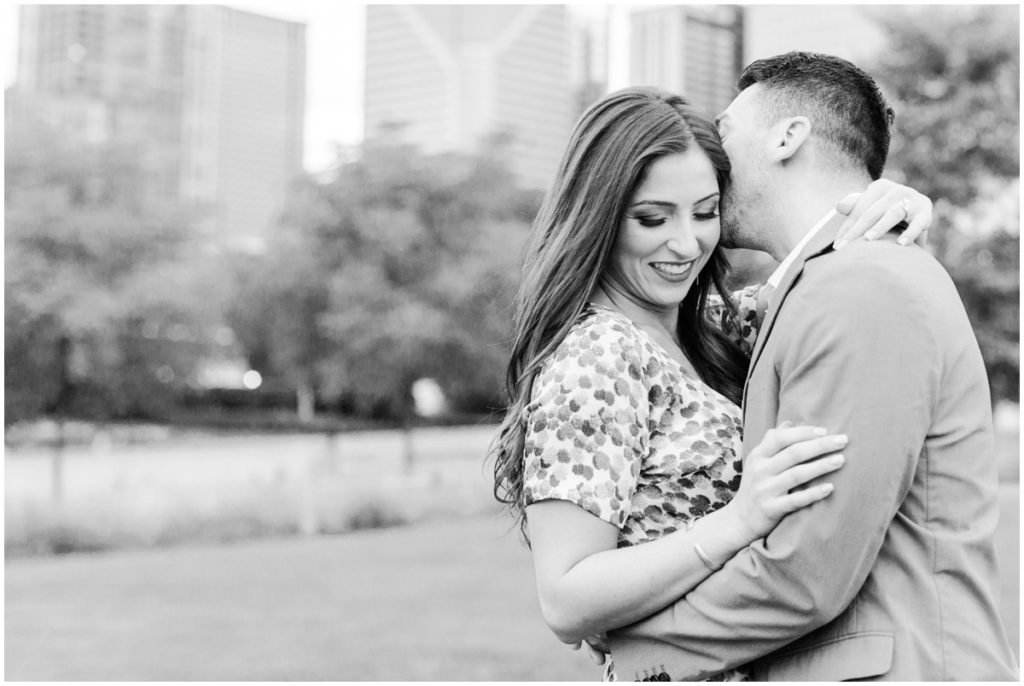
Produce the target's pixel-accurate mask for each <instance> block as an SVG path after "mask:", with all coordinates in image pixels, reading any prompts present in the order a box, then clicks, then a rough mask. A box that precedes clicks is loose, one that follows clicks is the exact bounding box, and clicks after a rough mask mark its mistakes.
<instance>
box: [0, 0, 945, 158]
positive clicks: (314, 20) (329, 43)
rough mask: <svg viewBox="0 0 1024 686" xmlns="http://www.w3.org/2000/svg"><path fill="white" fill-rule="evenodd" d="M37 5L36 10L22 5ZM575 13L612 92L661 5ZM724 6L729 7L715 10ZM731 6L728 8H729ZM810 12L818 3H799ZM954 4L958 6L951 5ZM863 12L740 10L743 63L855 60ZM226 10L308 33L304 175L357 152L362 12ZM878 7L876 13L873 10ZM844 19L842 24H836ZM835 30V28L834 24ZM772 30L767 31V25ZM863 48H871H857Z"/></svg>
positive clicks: (11, 29)
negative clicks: (632, 42) (819, 53)
mask: <svg viewBox="0 0 1024 686" xmlns="http://www.w3.org/2000/svg"><path fill="white" fill-rule="evenodd" d="M27 4H34V3H27ZM566 4H567V5H568V6H569V7H570V9H571V11H573V12H600V11H603V10H605V9H607V11H609V12H610V30H609V50H608V53H609V54H608V66H609V73H608V90H615V89H618V88H621V87H624V86H626V85H629V82H630V74H629V70H630V65H629V32H630V17H631V15H632V14H633V13H634V12H636V11H638V10H643V9H650V8H652V7H659V6H660V7H664V6H666V3H629V4H621V3H620V4H615V5H598V6H592V5H582V4H579V3H576V2H570V3H566ZM713 4H726V3H713ZM728 4H732V3H728ZM804 4H805V5H808V6H813V5H815V4H818V5H819V6H820V5H821V3H804ZM949 4H955V3H949ZM872 5H874V3H871V4H868V5H864V4H861V5H845V6H843V5H835V4H830V8H829V9H830V12H829V13H828V14H829V16H832V18H833V19H836V20H837V21H838V24H841V26H826V27H825V28H824V29H822V28H821V27H820V26H818V25H819V24H823V23H825V24H827V23H828V22H829V19H828V17H826V16H824V14H823V13H813V12H811V13H808V12H801V14H802V15H803V16H802V17H800V22H798V23H797V24H796V25H792V22H791V21H789V20H787V19H784V18H782V17H780V18H778V19H776V18H775V17H773V16H772V15H773V14H778V13H780V12H781V13H785V10H786V8H785V7H783V6H769V5H765V4H761V3H744V4H742V5H740V6H742V7H745V8H748V10H750V11H753V12H755V13H757V14H758V15H759V16H760V17H763V21H759V22H757V23H759V24H764V25H765V29H764V30H762V31H759V32H756V33H757V35H752V34H753V33H755V32H754V31H750V30H749V29H750V28H751V27H750V22H748V35H747V37H746V45H745V52H746V53H747V54H746V55H745V59H746V60H748V61H749V60H750V59H754V58H756V57H759V56H763V55H762V54H760V53H762V52H764V51H765V50H768V51H771V52H779V51H784V50H787V49H819V50H821V49H826V50H830V51H833V50H834V51H835V52H836V54H840V55H841V56H848V57H850V58H851V59H858V57H857V56H852V55H842V47H841V46H842V45H843V44H852V43H854V42H856V41H857V40H859V39H856V38H855V37H854V36H855V35H859V34H860V33H863V31H861V28H862V27H861V26H857V25H856V24H858V23H863V22H861V21H860V20H861V17H859V16H856V15H859V14H861V12H860V8H864V7H870V6H872ZM225 6H226V7H229V8H232V9H236V10H241V11H246V12H252V13H255V14H262V15H265V16H268V17H273V18H278V19H285V20H289V21H299V22H302V23H304V24H306V27H307V50H308V57H307V83H306V92H307V97H306V109H305V111H306V116H305V122H304V128H305V146H304V150H303V166H304V168H305V169H306V170H307V171H310V172H314V173H315V172H318V171H321V170H324V169H326V168H329V167H330V166H331V165H332V164H333V163H334V162H335V160H336V157H335V154H334V151H335V146H342V147H349V146H356V145H358V144H360V143H361V142H362V139H363V135H364V121H363V117H364V83H363V81H364V65H365V13H366V5H363V4H358V5H349V4H341V3H338V4H335V3H319V2H311V1H309V0H296V1H294V2H271V1H254V2H245V3H231V4H226V5H225ZM876 6H877V5H876ZM2 11H3V12H4V14H2V15H0V19H4V20H6V21H4V26H6V27H7V29H6V31H7V33H6V34H5V38H7V39H8V40H7V43H6V44H7V46H8V47H7V50H6V51H5V55H4V60H5V61H6V62H5V63H6V65H7V69H6V72H5V85H6V86H10V85H11V84H12V83H13V81H14V77H15V67H16V58H15V54H16V46H17V42H18V40H17V38H18V36H17V16H18V5H4V6H3V10H2ZM840 16H842V19H841V20H839V17H840ZM832 23H833V24H835V23H837V22H835V21H833V22H832ZM769 24H771V27H770V30H769V27H768V25H769ZM861 42H862V43H864V44H865V45H867V44H870V43H872V42H873V41H870V40H869V41H861Z"/></svg>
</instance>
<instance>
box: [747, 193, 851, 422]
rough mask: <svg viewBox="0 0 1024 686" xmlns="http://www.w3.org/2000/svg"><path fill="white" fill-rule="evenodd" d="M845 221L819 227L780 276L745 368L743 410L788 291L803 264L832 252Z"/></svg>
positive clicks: (839, 219)
mask: <svg viewBox="0 0 1024 686" xmlns="http://www.w3.org/2000/svg"><path fill="white" fill-rule="evenodd" d="M845 220H846V216H845V215H842V214H838V213H837V214H836V216H835V217H833V218H832V220H831V221H830V222H829V223H828V224H826V225H825V226H823V227H821V229H820V230H819V231H818V233H817V234H815V236H814V238H812V239H811V240H810V242H809V243H808V244H807V245H806V246H804V249H803V250H802V251H800V255H799V256H798V257H797V259H796V260H794V261H793V264H792V265H790V267H789V269H788V270H786V273H785V274H783V275H782V280H781V281H780V282H779V286H778V288H776V289H775V293H773V294H772V304H771V307H770V308H769V309H768V313H767V314H766V315H765V318H764V321H763V322H762V323H761V327H760V328H759V329H758V331H757V340H755V341H754V351H753V352H752V353H751V355H750V366H749V367H748V368H747V379H746V382H745V383H744V384H743V408H744V409H745V408H746V406H747V387H748V386H750V377H751V376H752V375H753V373H754V368H755V367H756V366H757V363H758V360H760V358H761V352H762V351H763V350H764V346H765V343H766V342H767V340H768V336H769V335H771V332H772V327H773V326H774V325H775V320H776V318H777V317H778V316H779V312H781V311H782V305H783V303H784V302H785V300H786V296H787V295H788V294H789V291H790V290H792V288H793V286H794V284H796V282H797V279H798V278H799V277H800V274H801V272H803V269H804V264H805V263H806V262H807V261H808V260H810V259H813V258H815V257H817V256H819V255H822V254H824V253H826V252H830V251H831V250H832V242H833V241H834V240H835V237H836V233H837V232H838V230H839V227H840V226H841V225H842V223H843V221H845Z"/></svg>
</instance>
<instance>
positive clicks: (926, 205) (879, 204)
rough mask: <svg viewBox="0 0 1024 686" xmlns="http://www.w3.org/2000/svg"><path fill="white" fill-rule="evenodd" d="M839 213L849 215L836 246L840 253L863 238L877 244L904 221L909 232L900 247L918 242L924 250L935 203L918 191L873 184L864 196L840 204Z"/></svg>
mask: <svg viewBox="0 0 1024 686" xmlns="http://www.w3.org/2000/svg"><path fill="white" fill-rule="evenodd" d="M836 211H837V212H839V213H840V214H845V215H847V219H846V221H845V222H843V225H842V226H841V227H840V229H839V231H838V232H837V234H836V239H835V241H834V243H833V247H834V248H835V249H836V250H839V249H840V248H842V247H843V246H844V245H846V244H847V243H849V242H850V241H852V240H854V239H856V238H860V237H861V236H863V237H864V240H869V241H870V240H874V239H876V238H878V237H879V236H881V235H882V234H884V233H886V232H888V231H890V230H891V229H893V228H894V227H895V226H897V225H898V224H899V223H900V222H901V221H906V222H907V228H906V229H905V230H904V231H903V233H902V234H900V238H899V243H900V244H901V245H908V244H910V243H911V242H912V241H917V242H918V243H919V244H921V245H922V246H923V245H924V244H925V243H926V242H927V232H928V228H929V227H930V226H931V224H932V203H931V201H930V200H929V199H928V198H927V197H926V196H924V195H921V194H920V193H918V192H917V191H915V190H914V189H912V188H909V187H907V186H903V185H900V184H898V183H895V182H893V181H889V180H888V179H878V180H877V181H873V182H872V183H871V184H870V185H869V186H868V187H867V188H866V189H865V190H864V192H863V193H851V194H849V195H847V196H846V197H845V198H843V199H842V200H841V201H839V203H837V204H836Z"/></svg>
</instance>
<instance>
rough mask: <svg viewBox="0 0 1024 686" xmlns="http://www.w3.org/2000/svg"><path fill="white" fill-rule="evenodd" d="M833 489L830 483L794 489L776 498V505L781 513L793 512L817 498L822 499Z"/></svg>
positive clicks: (815, 500) (810, 503)
mask: <svg viewBox="0 0 1024 686" xmlns="http://www.w3.org/2000/svg"><path fill="white" fill-rule="evenodd" d="M833 490H835V489H834V487H833V486H832V484H818V485H816V486H812V487H811V488H805V489H803V490H799V491H795V492H793V493H790V494H788V495H784V496H782V497H781V498H779V499H778V506H779V508H780V510H781V513H782V514H789V513H790V512H795V511H796V510H799V509H800V508H802V507H807V506H808V505H812V504H814V503H816V502H818V501H819V500H824V499H825V498H827V497H828V495H829V494H830V493H831V492H832V491H833Z"/></svg>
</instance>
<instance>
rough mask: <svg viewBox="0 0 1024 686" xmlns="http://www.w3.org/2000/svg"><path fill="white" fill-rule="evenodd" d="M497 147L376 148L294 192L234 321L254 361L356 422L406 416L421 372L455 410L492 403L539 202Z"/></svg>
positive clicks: (251, 271) (254, 266) (252, 270)
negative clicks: (440, 151) (433, 151)
mask: <svg viewBox="0 0 1024 686" xmlns="http://www.w3.org/2000/svg"><path fill="white" fill-rule="evenodd" d="M501 145H502V143H501V141H495V142H494V148H495V149H494V150H492V151H491V153H490V154H483V155H465V154H455V153H451V154H444V155H432V156H426V155H421V154H418V153H417V152H416V151H415V150H414V149H412V148H410V147H407V146H403V145H397V144H390V143H386V142H374V141H370V142H368V143H367V144H366V145H365V146H364V147H363V149H362V151H361V155H360V156H359V158H358V159H356V160H353V161H350V162H348V163H345V164H341V165H340V166H339V167H338V169H337V171H336V173H335V174H334V176H333V178H331V179H329V180H319V181H317V180H309V181H308V182H306V183H305V184H303V185H302V186H301V187H300V188H297V189H296V193H295V198H294V202H293V203H292V204H291V207H290V209H289V211H288V212H287V213H286V215H285V217H284V218H283V221H282V223H281V226H280V227H279V229H278V231H277V233H276V235H275V237H274V238H273V239H272V240H271V243H270V245H269V246H268V250H267V252H266V254H265V255H264V256H262V257H261V258H258V259H255V260H252V261H250V263H249V266H248V268H247V270H246V271H245V273H246V274H248V276H247V277H246V278H245V279H244V281H248V282H249V283H252V284H253V285H252V286H251V287H243V288H240V289H239V291H238V292H239V299H238V301H237V305H236V307H234V308H233V310H232V314H231V322H232V326H233V327H234V329H235V330H236V331H237V332H240V336H241V338H242V340H243V343H244V344H245V345H246V347H247V349H248V350H250V352H253V353H255V352H257V351H266V352H265V354H262V355H259V356H258V358H259V359H257V356H254V357H252V358H251V362H252V363H253V364H254V366H255V365H257V364H259V363H262V364H263V365H265V367H264V369H265V370H266V372H267V373H268V374H266V375H269V376H271V377H272V378H274V377H276V378H280V379H283V380H284V381H285V383H287V384H288V385H290V386H292V387H294V388H296V389H300V390H301V389H302V388H306V389H307V390H306V393H307V394H311V393H315V395H316V396H317V397H319V398H320V399H321V401H322V402H323V403H325V404H327V405H334V406H336V407H340V408H341V409H345V410H347V411H350V412H355V413H358V414H362V415H369V416H376V417H392V418H408V417H409V416H410V415H411V413H412V409H413V408H412V398H411V395H410V388H411V385H412V383H413V382H414V381H415V380H416V379H419V378H425V377H426V378H433V379H435V380H436V381H437V382H438V383H439V384H440V385H441V387H442V388H443V389H444V391H445V393H446V395H447V396H448V398H449V400H450V401H451V403H452V404H453V406H454V408H453V409H456V410H463V411H474V412H478V411H481V410H483V409H484V408H486V407H487V405H488V404H493V403H494V402H496V400H497V398H498V397H500V389H501V375H502V370H503V362H504V356H505V354H506V349H505V347H504V339H505V337H506V336H507V322H508V309H509V302H510V298H511V291H512V283H513V281H514V279H515V278H516V267H517V263H518V258H519V254H520V246H521V243H522V240H523V239H524V238H525V233H526V227H527V225H528V223H529V221H530V220H531V219H532V216H533V213H534V212H535V211H536V208H537V203H538V201H539V199H538V198H537V197H536V195H535V194H533V193H529V192H525V191H521V190H519V189H518V188H517V186H516V184H515V180H514V179H513V178H512V176H511V175H510V173H509V172H508V171H507V170H506V169H505V168H504V167H503V166H502V165H501V164H500V163H499V162H498V161H497V160H498V159H499V158H500V155H499V153H500V151H501ZM240 273H242V272H240ZM256 274H259V275H260V276H259V278H258V281H257V282H253V278H254V277H255V275H256ZM257 368H259V367H257ZM261 371H262V370H261ZM300 397H301V396H300Z"/></svg>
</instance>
